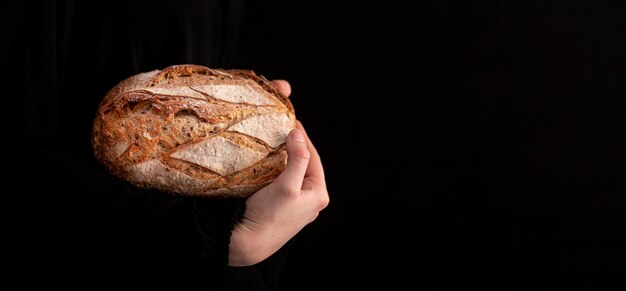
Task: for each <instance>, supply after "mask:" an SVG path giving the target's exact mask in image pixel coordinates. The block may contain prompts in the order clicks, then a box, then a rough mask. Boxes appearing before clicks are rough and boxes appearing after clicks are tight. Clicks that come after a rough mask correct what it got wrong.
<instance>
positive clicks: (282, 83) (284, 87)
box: [272, 79, 291, 97]
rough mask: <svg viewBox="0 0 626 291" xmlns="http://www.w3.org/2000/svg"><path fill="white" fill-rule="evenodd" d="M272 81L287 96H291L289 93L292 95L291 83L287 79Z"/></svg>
mask: <svg viewBox="0 0 626 291" xmlns="http://www.w3.org/2000/svg"><path fill="white" fill-rule="evenodd" d="M272 83H274V85H276V87H278V90H280V92H281V93H283V94H285V96H287V97H289V95H291V85H290V84H289V82H287V81H286V80H280V79H279V80H274V81H272Z"/></svg>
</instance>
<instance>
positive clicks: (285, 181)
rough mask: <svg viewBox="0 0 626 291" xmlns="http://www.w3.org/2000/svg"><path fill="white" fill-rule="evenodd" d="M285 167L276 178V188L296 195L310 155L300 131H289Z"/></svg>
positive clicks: (296, 129)
mask: <svg viewBox="0 0 626 291" xmlns="http://www.w3.org/2000/svg"><path fill="white" fill-rule="evenodd" d="M286 143H287V156H288V158H287V166H286V167H285V169H284V170H283V172H282V173H281V174H280V175H279V176H278V177H277V178H276V180H275V182H276V183H277V186H278V187H280V188H282V189H284V190H287V191H288V192H289V193H298V192H299V191H300V189H302V182H303V181H304V175H305V173H306V169H307V167H308V165H309V159H310V158H311V153H310V152H309V149H308V148H307V145H306V138H305V136H304V132H303V131H302V130H301V129H298V128H295V129H293V130H291V132H290V133H289V135H288V136H287V141H286Z"/></svg>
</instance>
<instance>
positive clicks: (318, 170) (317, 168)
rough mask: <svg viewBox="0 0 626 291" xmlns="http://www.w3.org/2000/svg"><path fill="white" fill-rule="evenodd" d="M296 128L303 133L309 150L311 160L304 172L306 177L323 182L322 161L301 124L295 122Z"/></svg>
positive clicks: (297, 121)
mask: <svg viewBox="0 0 626 291" xmlns="http://www.w3.org/2000/svg"><path fill="white" fill-rule="evenodd" d="M296 128H298V129H301V130H302V132H304V137H305V139H306V144H307V147H308V149H309V152H310V153H311V158H310V159H309V166H308V167H307V170H306V176H307V177H316V178H319V180H320V181H324V167H323V166H322V159H321V157H320V155H319V154H318V153H317V149H315V146H314V145H313V142H311V139H310V138H309V135H308V134H307V133H306V130H305V129H304V126H303V125H302V122H300V121H299V120H296Z"/></svg>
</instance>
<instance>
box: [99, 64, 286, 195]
mask: <svg viewBox="0 0 626 291" xmlns="http://www.w3.org/2000/svg"><path fill="white" fill-rule="evenodd" d="M295 121H296V117H295V112H294V108H293V105H292V103H291V102H290V101H289V99H288V98H287V97H286V96H285V95H284V94H282V93H281V92H280V91H279V90H278V88H277V87H276V86H275V85H274V83H272V82H270V81H268V80H267V79H266V78H264V77H263V76H260V75H257V74H255V73H254V72H253V71H250V70H221V69H211V68H207V67H204V66H198V65H174V66H170V67H167V68H165V69H163V70H155V71H151V72H146V73H141V74H138V75H134V76H132V77H130V78H128V79H126V80H124V81H122V82H120V83H119V84H117V85H116V86H115V87H113V88H112V89H111V90H110V91H109V92H108V93H107V94H106V95H105V96H104V98H103V99H102V101H101V102H100V105H99V107H98V110H97V113H96V117H95V120H94V123H93V133H92V139H91V144H92V149H93V152H94V155H95V156H96V158H97V159H98V161H99V162H100V163H101V164H102V165H103V166H104V167H105V168H106V169H107V170H108V171H109V172H110V173H111V174H113V175H115V176H117V177H119V178H121V179H123V180H125V181H127V182H129V183H131V184H133V185H135V186H138V187H141V188H145V189H156V190H160V191H164V192H168V193H171V194H176V195H186V196H210V197H247V196H249V195H251V194H253V193H254V192H256V191H257V190H259V189H261V188H262V187H264V186H265V185H267V184H269V183H270V182H271V181H273V180H274V179H275V178H276V177H277V176H278V175H279V174H280V173H281V172H282V170H283V169H284V167H285V165H286V163H287V153H286V147H285V138H286V136H287V135H288V134H289V132H290V131H291V130H292V129H293V128H294V127H295Z"/></svg>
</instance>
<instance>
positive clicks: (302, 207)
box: [228, 80, 330, 266]
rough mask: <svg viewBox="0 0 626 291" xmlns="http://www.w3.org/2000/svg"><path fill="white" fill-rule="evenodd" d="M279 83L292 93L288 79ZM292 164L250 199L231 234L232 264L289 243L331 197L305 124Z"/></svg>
mask: <svg viewBox="0 0 626 291" xmlns="http://www.w3.org/2000/svg"><path fill="white" fill-rule="evenodd" d="M274 84H276V86H278V88H279V89H280V90H281V92H283V93H284V94H285V95H286V96H289V95H290V94H291V87H290V85H289V83H288V82H287V81H284V80H275V81H274ZM286 143H287V155H288V161H287V166H286V167H285V169H284V170H283V172H282V173H281V174H280V175H279V176H278V177H277V178H276V179H275V180H274V181H273V182H272V183H271V184H269V185H267V186H265V187H264V188H262V189H261V190H259V191H257V192H256V193H254V194H253V195H252V196H250V197H249V198H248V199H247V200H246V210H245V212H244V214H243V217H242V219H241V221H240V222H239V223H237V224H236V225H235V228H234V230H233V232H232V234H231V239H230V250H229V259H228V261H229V262H228V263H229V265H230V266H250V265H254V264H257V263H259V262H261V261H263V260H265V259H266V258H268V257H269V256H271V255H272V254H273V253H275V252H276V251H277V250H279V249H280V248H281V247H282V246H283V245H284V244H286V243H287V242H288V241H289V240H290V239H291V238H292V237H294V236H295V235H296V234H297V233H298V232H299V231H300V230H302V228H304V227H305V226H306V225H307V224H309V223H311V222H313V221H314V220H315V219H316V218H317V216H318V215H319V212H320V211H322V210H323V209H324V208H326V207H327V206H328V203H329V202H330V200H329V196H328V190H327V189H326V181H325V179H324V169H323V167H322V162H321V159H320V156H319V154H318V153H317V150H316V149H315V147H314V146H313V143H311V140H310V139H309V137H308V136H307V134H306V132H305V130H304V127H303V126H302V123H300V122H299V121H297V125H296V128H295V129H293V130H292V131H291V132H290V133H289V135H288V136H287V140H286Z"/></svg>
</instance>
